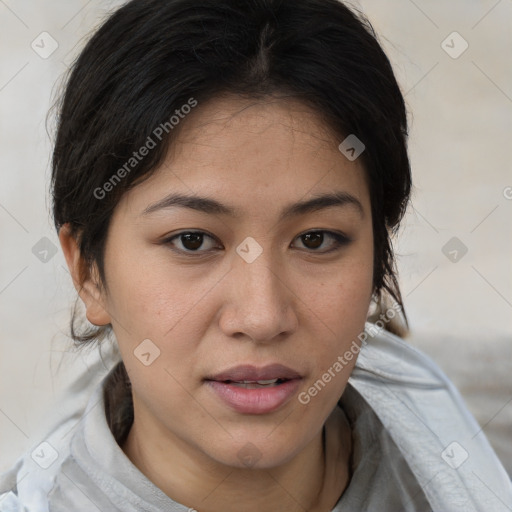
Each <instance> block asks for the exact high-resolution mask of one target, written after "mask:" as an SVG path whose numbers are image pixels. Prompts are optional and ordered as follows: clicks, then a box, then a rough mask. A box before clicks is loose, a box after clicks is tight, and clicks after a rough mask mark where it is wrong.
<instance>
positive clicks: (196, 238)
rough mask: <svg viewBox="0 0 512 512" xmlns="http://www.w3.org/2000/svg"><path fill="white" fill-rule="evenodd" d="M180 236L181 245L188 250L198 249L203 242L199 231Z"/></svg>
mask: <svg viewBox="0 0 512 512" xmlns="http://www.w3.org/2000/svg"><path fill="white" fill-rule="evenodd" d="M182 237H183V239H182V242H183V245H184V246H185V247H186V248H187V249H190V250H195V249H199V248H200V247H201V245H202V243H203V237H202V235H201V234H200V233H187V234H184V235H182Z"/></svg>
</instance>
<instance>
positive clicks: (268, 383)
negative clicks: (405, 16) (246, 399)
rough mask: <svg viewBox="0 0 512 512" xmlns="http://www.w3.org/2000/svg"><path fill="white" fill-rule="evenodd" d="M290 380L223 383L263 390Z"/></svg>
mask: <svg viewBox="0 0 512 512" xmlns="http://www.w3.org/2000/svg"><path fill="white" fill-rule="evenodd" d="M288 380H290V379H268V380H256V381H253V380H243V381H234V380H225V381H222V382H224V384H231V385H233V386H236V387H239V388H244V389H261V388H270V387H275V386H279V385H281V384H283V383H284V382H287V381H288Z"/></svg>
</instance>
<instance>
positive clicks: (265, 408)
mask: <svg viewBox="0 0 512 512" xmlns="http://www.w3.org/2000/svg"><path fill="white" fill-rule="evenodd" d="M207 383H208V384H209V386H210V387H211V389H213V391H214V392H215V393H216V395H217V396H218V397H220V398H221V399H222V400H223V401H224V402H225V403H226V404H227V405H229V406H230V407H231V408H233V409H234V410H235V411H236V412H239V413H242V414H267V413H270V412H274V411H276V410H277V409H279V408H281V407H283V406H284V405H285V404H286V403H287V402H288V401H289V400H290V398H291V397H292V396H293V395H294V394H295V393H296V391H297V389H298V387H299V384H300V379H291V380H287V381H285V382H283V383H282V384H279V385H277V386H268V387H262V388H256V389H247V388H242V387H239V386H234V385H232V384H228V383H226V382H219V381H216V380H209V381H207Z"/></svg>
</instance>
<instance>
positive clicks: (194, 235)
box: [163, 231, 215, 255]
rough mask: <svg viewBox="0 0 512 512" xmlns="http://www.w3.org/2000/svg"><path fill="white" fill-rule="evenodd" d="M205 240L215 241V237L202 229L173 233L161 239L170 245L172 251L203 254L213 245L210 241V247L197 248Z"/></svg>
mask: <svg viewBox="0 0 512 512" xmlns="http://www.w3.org/2000/svg"><path fill="white" fill-rule="evenodd" d="M205 240H210V241H213V242H214V241H215V239H214V238H213V237H212V236H210V235H208V234H207V233H204V232H203V231H183V232H182V233H178V234H177V235H173V236H172V237H170V238H167V239H165V240H164V241H163V243H164V244H165V245H170V246H171V249H172V250H173V251H177V252H181V253H185V254H194V253H195V254H197V255H200V254H204V253H206V252H209V251H210V250H211V249H212V247H215V245H213V244H212V243H211V242H210V248H209V249H208V248H207V249H206V250H199V249H201V247H203V245H204V242H205ZM207 245H208V244H207Z"/></svg>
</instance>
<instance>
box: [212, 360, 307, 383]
mask: <svg viewBox="0 0 512 512" xmlns="http://www.w3.org/2000/svg"><path fill="white" fill-rule="evenodd" d="M300 378H302V376H301V375H300V373H298V372H297V371H295V370H293V369H292V368H288V367H287V366H284V365H282V364H269V365H267V366H263V367H259V368H258V367H257V366H252V365H240V366H234V367H233V368H229V369H228V370H225V371H223V372H220V373H217V374H216V375H213V376H211V377H207V378H206V379H205V380H216V381H219V382H223V381H228V380H230V381H234V382H242V381H258V380H273V379H287V380H290V379H300Z"/></svg>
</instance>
